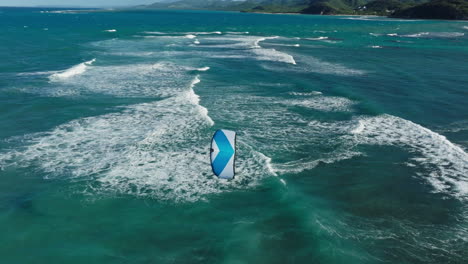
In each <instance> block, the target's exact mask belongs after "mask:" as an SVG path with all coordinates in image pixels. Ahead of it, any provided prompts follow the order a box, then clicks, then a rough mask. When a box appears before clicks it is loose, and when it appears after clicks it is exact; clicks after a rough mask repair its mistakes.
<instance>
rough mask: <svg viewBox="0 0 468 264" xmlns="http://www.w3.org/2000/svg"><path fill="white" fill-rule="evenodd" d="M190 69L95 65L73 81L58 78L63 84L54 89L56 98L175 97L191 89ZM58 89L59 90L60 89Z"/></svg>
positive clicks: (161, 64) (169, 65) (163, 65)
mask: <svg viewBox="0 0 468 264" xmlns="http://www.w3.org/2000/svg"><path fill="white" fill-rule="evenodd" d="M190 70H196V68H187V67H184V66H178V65H175V64H173V63H166V62H159V63H155V64H130V65H119V66H94V67H92V69H90V70H89V71H86V72H84V73H82V74H80V75H77V76H74V77H73V78H60V79H54V80H56V81H60V82H61V84H62V85H60V86H53V87H51V89H52V90H51V91H50V92H49V93H51V94H52V95H55V96H62V95H68V94H106V95H112V96H119V97H167V96H174V95H177V94H178V93H179V92H180V89H183V88H184V87H187V84H188V83H190V82H191V78H192V76H190V75H189V74H188V71H190ZM57 89H58V90H57Z"/></svg>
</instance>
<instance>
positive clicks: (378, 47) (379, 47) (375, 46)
mask: <svg viewBox="0 0 468 264" xmlns="http://www.w3.org/2000/svg"><path fill="white" fill-rule="evenodd" d="M369 48H373V49H381V48H383V47H382V46H378V45H374V46H369Z"/></svg>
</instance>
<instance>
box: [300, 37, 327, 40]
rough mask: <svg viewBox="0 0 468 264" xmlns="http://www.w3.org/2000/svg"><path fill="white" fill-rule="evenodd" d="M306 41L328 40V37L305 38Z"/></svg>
mask: <svg viewBox="0 0 468 264" xmlns="http://www.w3.org/2000/svg"><path fill="white" fill-rule="evenodd" d="M304 39H307V40H324V39H328V37H316V38H304Z"/></svg>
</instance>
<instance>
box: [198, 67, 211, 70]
mask: <svg viewBox="0 0 468 264" xmlns="http://www.w3.org/2000/svg"><path fill="white" fill-rule="evenodd" d="M209 69H210V67H202V68H198V69H197V71H208V70H209Z"/></svg>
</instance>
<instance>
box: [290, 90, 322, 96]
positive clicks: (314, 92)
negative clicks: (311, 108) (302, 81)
mask: <svg viewBox="0 0 468 264" xmlns="http://www.w3.org/2000/svg"><path fill="white" fill-rule="evenodd" d="M289 94H290V95H296V96H311V95H321V94H322V92H319V91H312V92H308V93H301V92H289Z"/></svg>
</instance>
